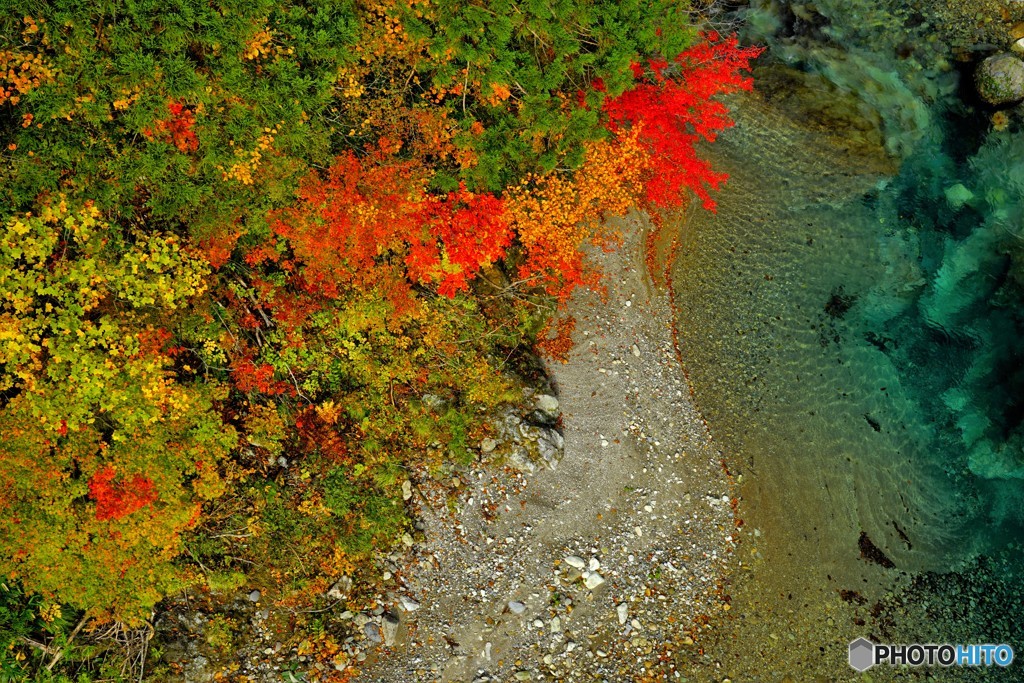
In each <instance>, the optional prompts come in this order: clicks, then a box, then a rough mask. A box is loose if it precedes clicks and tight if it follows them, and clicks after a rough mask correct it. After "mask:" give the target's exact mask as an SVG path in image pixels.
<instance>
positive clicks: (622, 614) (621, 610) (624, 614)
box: [615, 602, 629, 624]
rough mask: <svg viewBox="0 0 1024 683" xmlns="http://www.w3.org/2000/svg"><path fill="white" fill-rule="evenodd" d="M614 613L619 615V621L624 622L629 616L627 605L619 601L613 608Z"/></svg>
mask: <svg viewBox="0 0 1024 683" xmlns="http://www.w3.org/2000/svg"><path fill="white" fill-rule="evenodd" d="M615 614H616V615H617V616H618V617H619V623H620V624H625V623H626V619H627V618H628V617H629V606H628V605H626V603H624V602H620V603H619V606H618V607H616V608H615Z"/></svg>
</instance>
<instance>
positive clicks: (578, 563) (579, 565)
mask: <svg viewBox="0 0 1024 683" xmlns="http://www.w3.org/2000/svg"><path fill="white" fill-rule="evenodd" d="M565 563H566V564H567V565H569V566H570V567H572V568H573V569H583V568H584V567H586V566H587V561H586V560H584V559H583V558H582V557H580V556H579V555H568V556H566V558H565Z"/></svg>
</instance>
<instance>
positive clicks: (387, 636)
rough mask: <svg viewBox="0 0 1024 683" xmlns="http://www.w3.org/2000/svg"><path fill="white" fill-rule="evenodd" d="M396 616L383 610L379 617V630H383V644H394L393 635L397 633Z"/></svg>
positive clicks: (397, 622)
mask: <svg viewBox="0 0 1024 683" xmlns="http://www.w3.org/2000/svg"><path fill="white" fill-rule="evenodd" d="M399 623H400V622H399V621H398V617H397V616H395V615H394V614H392V613H391V612H385V613H384V614H383V616H382V618H381V630H382V631H383V632H384V644H385V645H387V646H388V647H391V646H392V645H394V644H395V636H397V635H398V625H399Z"/></svg>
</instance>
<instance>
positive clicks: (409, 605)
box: [398, 595, 420, 612]
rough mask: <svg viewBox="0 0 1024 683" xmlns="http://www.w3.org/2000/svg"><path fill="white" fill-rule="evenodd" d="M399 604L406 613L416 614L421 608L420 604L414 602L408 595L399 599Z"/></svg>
mask: <svg viewBox="0 0 1024 683" xmlns="http://www.w3.org/2000/svg"><path fill="white" fill-rule="evenodd" d="M398 602H399V603H401V605H402V609H404V610H405V611H406V612H415V611H416V610H418V609H419V608H420V603H418V602H417V601H415V600H413V599H412V598H410V597H409V596H407V595H403V596H402V597H400V598H398Z"/></svg>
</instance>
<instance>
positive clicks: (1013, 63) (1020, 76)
mask: <svg viewBox="0 0 1024 683" xmlns="http://www.w3.org/2000/svg"><path fill="white" fill-rule="evenodd" d="M974 85H975V87H976V88H977V89H978V94H979V95H981V98H982V99H983V100H985V101H986V102H988V103H989V104H1004V103H1006V102H1016V101H1017V100H1021V99H1024V61H1021V60H1020V59H1018V58H1017V57H1015V56H1014V55H1011V54H1009V53H1006V52H1004V53H1001V54H998V55H992V56H991V57H989V58H988V59H986V60H985V61H983V62H982V63H981V65H980V66H979V67H978V70H977V71H976V72H975V74H974Z"/></svg>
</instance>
